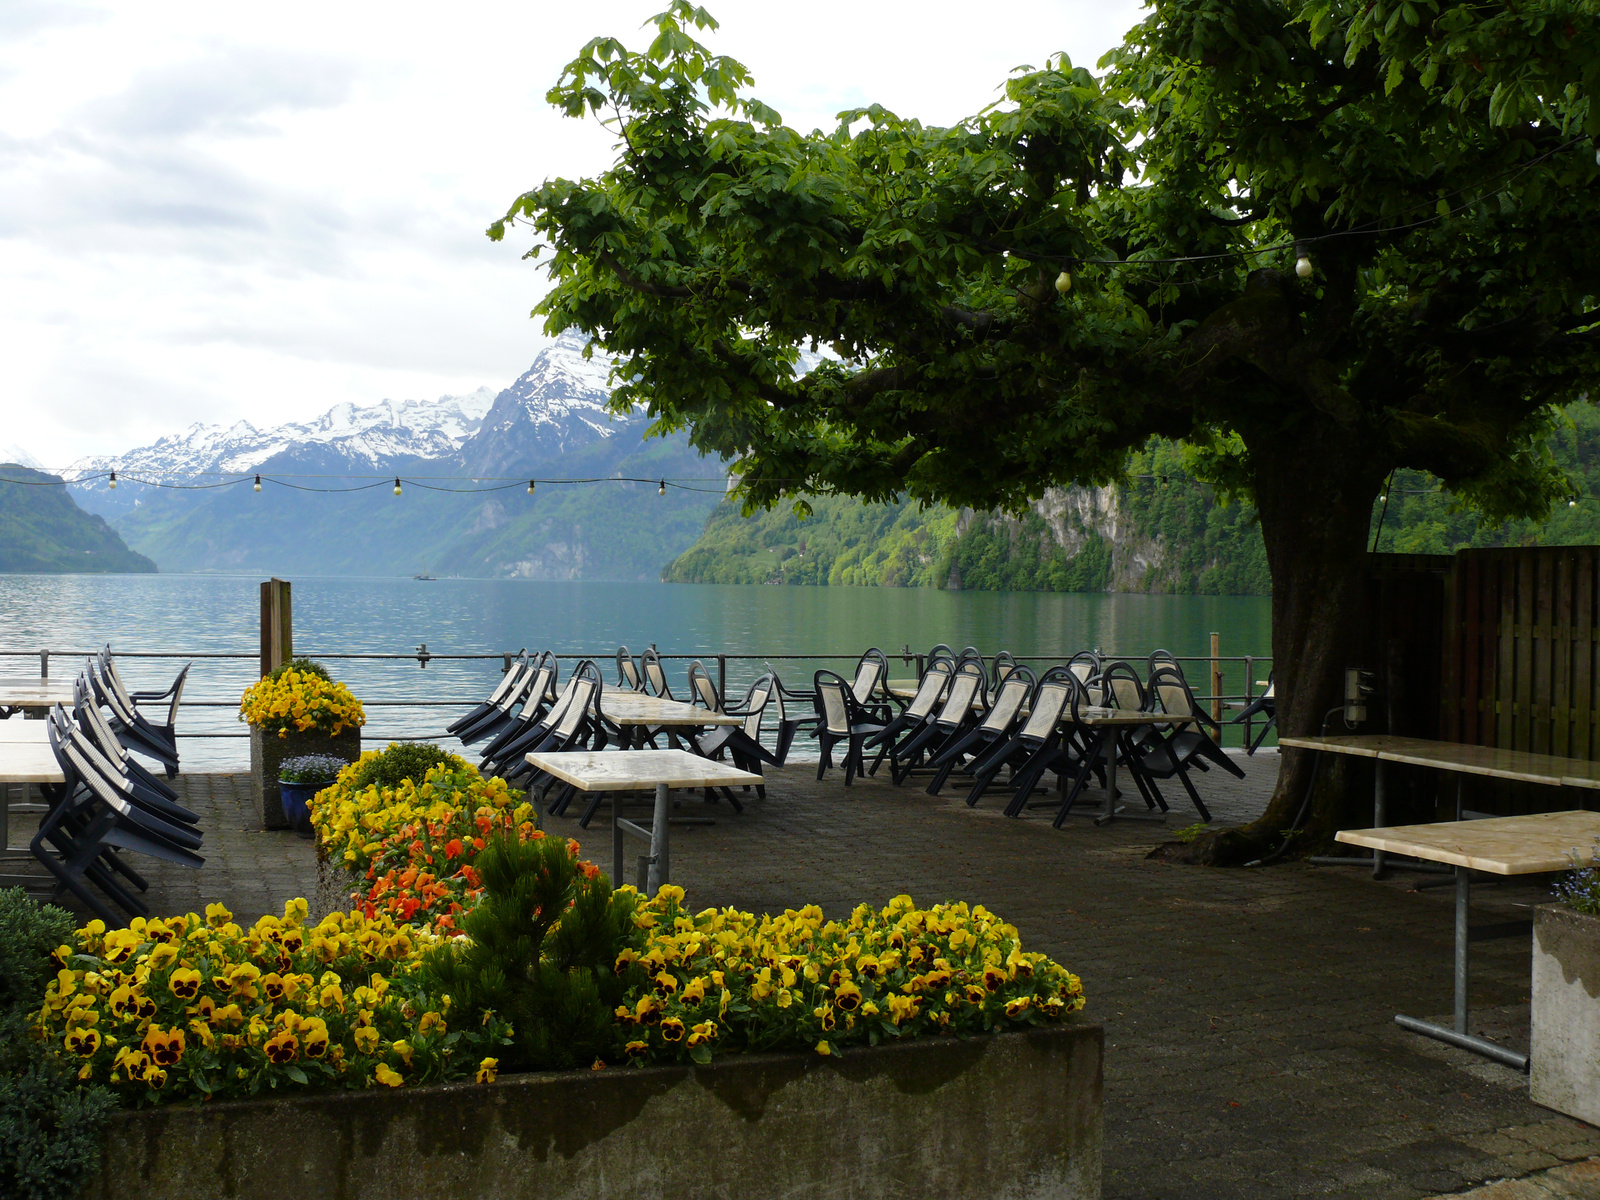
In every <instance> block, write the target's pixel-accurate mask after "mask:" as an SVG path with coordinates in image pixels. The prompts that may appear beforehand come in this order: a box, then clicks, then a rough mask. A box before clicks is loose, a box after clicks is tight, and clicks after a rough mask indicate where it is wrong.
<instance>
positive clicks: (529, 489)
mask: <svg viewBox="0 0 1600 1200" xmlns="http://www.w3.org/2000/svg"><path fill="white" fill-rule="evenodd" d="M528 495H530V496H531V495H533V480H531V479H530V480H528Z"/></svg>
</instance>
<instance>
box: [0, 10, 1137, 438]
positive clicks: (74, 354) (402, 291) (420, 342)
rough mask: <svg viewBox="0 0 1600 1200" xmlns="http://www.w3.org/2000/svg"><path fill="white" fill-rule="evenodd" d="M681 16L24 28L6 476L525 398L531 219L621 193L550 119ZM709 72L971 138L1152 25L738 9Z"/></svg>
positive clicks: (1049, 13) (3, 88) (571, 130)
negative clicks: (455, 397) (1006, 84)
mask: <svg viewBox="0 0 1600 1200" xmlns="http://www.w3.org/2000/svg"><path fill="white" fill-rule="evenodd" d="M661 7H662V3H661V0H641V2H626V3H625V2H622V0H589V2H586V3H579V4H570V3H563V4H551V3H543V2H540V0H534V2H532V3H522V4H500V3H461V2H458V3H454V4H448V5H446V4H438V3H432V4H427V5H421V4H404V3H396V2H394V0H388V2H386V3H383V4H363V3H343V2H341V3H328V2H327V0H319V2H318V3H297V2H295V0H278V2H277V3H274V4H271V5H264V6H263V5H250V6H246V5H233V4H218V3H216V0H206V2H205V3H185V2H181V0H159V2H154V3H153V2H151V0H139V2H133V0H129V2H126V3H110V4H93V3H73V2H71V0H0V388H3V391H0V414H3V416H4V421H3V423H0V454H3V453H4V452H5V450H6V449H7V448H8V447H18V448H21V449H24V450H26V451H28V452H29V453H31V454H32V456H33V457H34V458H35V459H37V460H38V461H40V462H42V463H44V464H45V465H47V466H63V465H65V464H67V463H69V462H71V461H72V460H74V459H76V458H78V457H80V456H82V455H84V454H91V453H113V452H116V451H119V450H125V449H128V448H130V447H133V446H137V445H142V444H144V443H147V442H150V441H152V440H154V439H155V438H156V437H159V436H161V435H162V434H166V433H173V432H177V431H180V430H182V429H185V428H187V427H188V426H189V425H190V424H192V423H194V422H196V421H201V422H206V423H208V424H209V423H223V424H231V423H232V422H234V421H236V420H239V419H240V418H243V419H246V420H249V421H250V422H251V423H252V424H255V425H257V426H262V425H274V424H278V423H280V422H283V421H287V420H300V419H305V418H307V417H310V416H313V415H315V414H317V413H320V412H322V411H324V410H326V409H327V408H329V407H330V406H332V405H334V404H337V403H340V402H342V401H351V402H354V403H357V404H371V403H374V402H376V401H378V400H380V399H383V398H385V397H389V398H393V399H406V398H415V397H430V396H437V395H441V394H446V393H459V392H467V391H471V390H472V389H474V388H476V387H479V386H480V385H484V384H487V385H489V386H491V387H494V388H500V387H503V386H505V385H506V384H507V383H509V382H510V381H511V380H512V379H514V378H515V377H516V376H517V375H518V374H520V373H521V372H522V371H523V370H524V369H526V367H527V365H528V363H529V362H530V361H531V360H532V358H533V356H534V354H535V353H536V352H537V351H538V348H539V347H540V345H541V344H542V343H543V341H544V338H543V336H542V335H541V333H540V331H539V327H538V323H537V322H534V321H530V320H529V319H528V310H529V309H530V308H531V307H532V306H533V304H534V303H535V301H536V300H537V299H538V296H539V294H540V291H541V289H542V287H543V275H542V272H541V271H540V270H538V269H537V268H535V267H534V266H533V265H531V264H529V263H525V262H522V261H521V260H520V255H521V253H522V251H523V250H524V249H525V248H526V244H527V243H526V241H525V240H524V241H522V242H521V243H520V244H517V245H513V244H512V239H509V238H508V240H507V242H505V243H502V244H500V245H495V244H494V243H492V242H490V241H489V240H488V239H487V238H485V237H484V235H483V230H484V228H485V227H486V226H487V225H488V224H489V222H490V221H491V220H493V219H494V218H495V217H497V216H498V215H500V214H501V213H503V212H504V211H505V209H506V208H507V206H508V205H509V204H510V202H511V201H512V199H514V198H515V197H516V196H517V195H518V194H519V193H520V192H522V191H524V190H526V189H527V188H529V187H531V186H533V185H535V184H537V183H539V182H540V181H542V180H543V179H545V178H547V177H551V176H557V175H565V176H569V177H572V176H577V175H583V174H592V173H595V172H597V171H599V170H602V169H604V167H605V166H606V165H607V163H608V161H609V157H610V155H609V148H610V138H609V137H608V136H607V135H606V133H605V132H604V131H603V130H601V129H599V128H598V127H597V126H596V125H594V124H593V123H581V122H577V121H572V120H567V119H565V118H561V117H558V116H557V115H556V114H555V113H554V111H553V110H551V109H550V108H549V106H548V105H546V104H545V102H544V93H545V91H546V90H547V89H548V88H549V86H550V85H551V84H552V83H553V82H554V81H555V79H556V78H557V76H558V75H559V73H560V70H561V67H562V66H563V64H565V63H566V62H567V61H568V60H569V59H571V58H572V56H573V55H574V53H575V52H576V51H577V49H578V48H579V47H580V46H581V45H582V44H583V42H584V41H586V40H587V39H588V38H590V37H592V36H595V35H598V34H613V35H616V36H619V37H621V38H623V40H624V41H626V42H627V43H628V44H630V45H632V46H636V47H641V48H642V46H643V45H644V44H645V43H646V39H647V35H646V33H645V32H643V31H642V30H641V29H640V25H641V23H642V22H643V21H644V20H645V18H647V17H648V16H649V15H651V14H652V13H654V12H656V11H658V10H659V9H660V8H661ZM708 7H709V8H710V10H711V11H712V13H713V14H714V15H716V16H717V18H718V19H719V20H720V21H722V28H721V30H720V31H719V32H718V33H716V34H714V35H712V36H711V38H710V39H709V40H710V43H711V45H712V47H713V48H714V49H715V50H717V51H719V52H722V53H726V54H731V55H733V56H734V57H735V58H738V59H740V60H741V61H743V62H744V63H745V64H746V65H747V66H748V67H750V68H751V70H752V71H753V72H754V74H755V77H756V86H755V88H754V94H756V95H758V96H759V97H761V98H762V99H763V100H765V101H767V102H768V103H769V104H772V105H773V106H774V107H776V108H777V109H778V110H779V112H781V113H782V114H783V116H784V119H785V120H786V121H787V122H788V123H789V124H791V125H795V126H797V127H799V128H801V129H806V130H809V129H811V128H814V127H817V126H819V125H820V126H829V127H831V125H832V124H833V121H832V117H833V114H834V113H836V112H837V111H839V110H840V109H843V108H849V107H853V106H856V105H860V104H865V103H869V102H873V101H876V102H879V103H882V104H884V105H886V106H888V107H889V108H891V109H893V110H895V111H897V112H900V113H902V114H903V115H914V116H917V117H920V118H921V119H923V120H925V121H928V122H935V123H948V122H950V121H953V120H956V119H958V118H960V117H962V116H965V115H967V114H969V113H971V112H974V111H976V110H977V109H979V108H981V107H982V106H983V105H985V104H987V103H989V102H991V101H992V100H993V99H994V98H995V95H996V93H995V89H996V87H997V86H998V85H999V84H1000V83H1001V82H1002V81H1003V80H1004V78H1005V76H1006V74H1007V73H1008V72H1009V71H1010V70H1011V69H1012V68H1013V67H1015V66H1017V65H1019V64H1022V63H1032V64H1038V63H1041V62H1042V61H1043V60H1044V58H1045V57H1046V56H1047V55H1048V54H1050V53H1052V52H1054V51H1057V50H1065V51H1067V53H1068V54H1070V55H1071V56H1072V59H1073V61H1074V62H1076V63H1079V64H1082V65H1087V66H1090V67H1092V66H1093V65H1094V63H1095V61H1096V60H1097V59H1098V58H1099V57H1100V55H1101V54H1102V53H1103V52H1104V51H1105V50H1106V49H1108V48H1109V47H1110V46H1112V45H1114V44H1115V43H1116V42H1118V41H1119V40H1120V38H1121V35H1122V33H1123V32H1124V31H1125V30H1126V29H1127V28H1128V27H1130V26H1131V25H1132V24H1133V23H1134V22H1135V21H1136V20H1137V19H1138V16H1139V14H1138V5H1137V4H1136V3H1134V2H1133V0H1099V2H1095V0H1053V2H1052V0H1009V2H1007V3H1001V4H994V5H989V6H985V7H981V8H979V9H974V7H973V6H972V4H971V3H961V4H955V3H945V2H942V0H941V2H930V0H918V2H916V3H912V2H911V0H898V2H895V3H884V2H881V0H819V2H814V3H811V4H808V5H805V6H804V7H800V6H793V5H784V4H774V3H773V2H772V0H712V2H710V3H708Z"/></svg>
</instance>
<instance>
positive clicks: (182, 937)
mask: <svg viewBox="0 0 1600 1200" xmlns="http://www.w3.org/2000/svg"><path fill="white" fill-rule="evenodd" d="M305 918H306V902H305V901H304V900H291V901H289V903H288V904H286V905H285V906H284V913H283V917H282V918H281V919H279V918H277V917H271V916H264V917H262V918H261V919H260V920H259V921H257V922H256V923H255V924H254V925H252V926H251V927H249V928H248V929H245V928H241V927H240V926H239V925H237V924H235V923H234V921H233V915H232V914H231V913H229V912H228V911H227V909H225V908H224V907H223V906H222V905H220V904H212V905H209V906H207V908H206V914H205V916H204V917H200V916H197V915H196V914H194V913H190V914H188V915H187V916H182V917H171V918H168V919H165V920H160V919H156V920H146V919H145V918H142V917H139V918H135V919H134V921H133V922H132V924H130V925H129V926H128V927H127V928H126V929H115V930H110V931H108V930H107V929H106V927H105V924H104V922H102V921H92V922H90V923H89V924H88V925H86V926H84V927H83V928H82V929H80V930H78V933H77V942H78V945H77V946H76V948H74V947H72V946H61V947H59V948H57V950H56V951H55V959H56V962H57V965H58V968H59V969H58V970H57V973H56V977H55V979H54V980H53V981H52V982H51V984H50V985H49V987H48V989H47V990H46V993H45V997H44V1006H43V1008H42V1009H41V1010H40V1011H39V1013H38V1015H37V1017H36V1029H37V1032H38V1033H39V1034H40V1035H41V1036H42V1037H44V1038H45V1039H46V1040H48V1041H51V1042H53V1043H54V1044H55V1045H56V1046H58V1047H59V1048H60V1051H61V1052H62V1053H64V1054H66V1055H68V1056H71V1057H72V1058H75V1059H77V1060H79V1062H80V1066H79V1071H78V1078H79V1079H82V1080H85V1081H88V1082H93V1083H98V1084H104V1085H106V1086H109V1087H110V1088H112V1089H113V1090H114V1091H117V1092H119V1093H121V1094H122V1095H123V1096H124V1098H125V1100H127V1101H130V1102H133V1103H139V1104H149V1103H157V1102H160V1101H164V1100H170V1099H175V1098H177V1097H179V1096H186V1095H187V1096H200V1097H215V1096H245V1095H254V1094H255V1093H256V1092H258V1091H259V1090H260V1089H261V1088H262V1087H263V1086H268V1087H277V1086H279V1085H281V1084H295V1085H299V1086H301V1087H306V1086H323V1087H345V1088H359V1087H372V1086H387V1087H398V1086H400V1085H401V1084H402V1083H422V1082H432V1081H437V1080H443V1079H464V1078H469V1077H473V1076H474V1075H475V1074H476V1076H478V1077H480V1078H483V1077H485V1076H486V1077H487V1078H490V1079H492V1078H493V1076H494V1070H495V1068H496V1066H497V1065H498V1064H497V1063H496V1062H495V1060H494V1059H492V1058H484V1057H482V1056H481V1052H482V1051H485V1050H489V1049H493V1048H495V1047H497V1046H499V1045H500V1044H502V1043H503V1041H504V1039H505V1038H506V1037H507V1035H508V1032H509V1030H508V1027H507V1026H506V1025H505V1023H504V1022H501V1021H498V1020H496V1019H494V1018H493V1017H492V1016H491V1017H489V1018H487V1019H486V1020H484V1021H483V1022H481V1023H475V1025H474V1027H473V1028H471V1029H468V1030H464V1031H460V1032H458V1031H455V1030H452V1029H451V1028H450V1024H449V1021H450V998H449V997H448V996H437V997H434V996H429V995H428V994H426V992H425V990H424V989H423V988H422V986H421V984H420V982H419V981H418V978H417V976H418V971H417V967H418V964H419V961H420V958H421V955H422V953H423V951H425V950H426V949H427V948H428V947H429V946H430V945H431V944H433V943H432V941H431V939H429V938H428V936H427V935H426V934H421V933H419V932H418V931H416V930H414V929H409V928H407V927H405V926H396V925H395V923H394V922H393V921H392V920H390V919H389V918H387V917H381V918H378V919H375V920H369V919H367V918H365V917H363V916H362V915H361V914H360V913H335V914H333V915H331V916H329V917H327V918H326V919H324V920H323V921H322V922H320V923H319V924H317V925H315V926H310V927H308V926H307V925H306V924H305Z"/></svg>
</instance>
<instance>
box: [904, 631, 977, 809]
mask: <svg viewBox="0 0 1600 1200" xmlns="http://www.w3.org/2000/svg"><path fill="white" fill-rule="evenodd" d="M983 684H984V675H983V660H982V659H975V658H968V659H964V660H962V661H961V662H959V663H958V664H957V665H956V667H955V669H954V670H953V671H952V672H951V676H950V683H949V685H948V686H947V687H946V688H945V692H944V700H943V701H942V702H941V703H940V705H939V707H938V709H937V710H936V711H935V712H934V713H933V715H932V718H931V719H928V720H925V721H924V722H923V723H922V726H921V727H920V728H919V729H917V730H916V731H915V732H914V733H912V734H911V736H910V737H907V738H906V739H904V740H903V741H902V742H901V743H900V744H899V745H898V746H895V747H893V749H891V750H890V752H889V771H890V776H891V778H893V780H894V782H895V783H897V784H898V783H903V782H905V779H906V777H907V776H908V775H910V774H911V772H912V771H914V770H915V769H916V768H917V767H918V766H919V765H920V763H921V761H922V756H923V755H924V754H926V753H931V752H933V751H935V750H936V749H937V748H938V746H939V745H940V744H941V743H943V742H945V741H947V740H948V739H949V738H950V737H951V736H952V735H954V734H956V733H958V732H960V731H963V730H965V729H968V728H970V727H971V726H972V725H973V724H975V723H976V718H975V717H974V715H973V713H974V708H975V707H976V709H977V710H978V711H982V710H983V709H985V708H986V707H987V703H986V700H987V697H986V696H985V694H984V687H983Z"/></svg>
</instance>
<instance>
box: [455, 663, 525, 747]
mask: <svg viewBox="0 0 1600 1200" xmlns="http://www.w3.org/2000/svg"><path fill="white" fill-rule="evenodd" d="M536 674H537V671H536V668H535V667H534V665H533V664H532V663H530V662H523V663H522V664H521V668H520V670H519V672H518V675H517V679H516V682H515V683H514V684H513V685H512V687H511V689H510V690H509V691H507V692H506V693H505V694H504V695H502V696H501V697H500V699H499V701H498V702H496V703H495V704H494V705H493V706H492V707H491V708H490V709H489V711H488V712H487V713H484V714H483V715H482V716H480V717H478V718H477V719H476V720H474V721H472V722H471V723H469V724H467V725H464V726H462V727H461V728H460V729H458V730H457V731H456V737H457V738H459V739H460V740H461V744H462V745H463V746H470V745H472V744H473V743H474V742H481V741H483V740H484V739H485V738H489V739H491V740H493V739H494V738H496V737H498V736H499V735H500V734H501V733H503V732H504V731H505V730H506V728H507V727H509V726H511V725H513V724H515V722H516V719H517V711H518V709H520V708H521V707H522V706H523V704H524V702H525V701H526V700H527V698H528V692H529V690H530V689H531V688H532V687H533V682H534V677H535V675H536Z"/></svg>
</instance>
